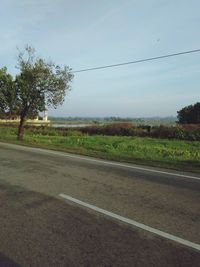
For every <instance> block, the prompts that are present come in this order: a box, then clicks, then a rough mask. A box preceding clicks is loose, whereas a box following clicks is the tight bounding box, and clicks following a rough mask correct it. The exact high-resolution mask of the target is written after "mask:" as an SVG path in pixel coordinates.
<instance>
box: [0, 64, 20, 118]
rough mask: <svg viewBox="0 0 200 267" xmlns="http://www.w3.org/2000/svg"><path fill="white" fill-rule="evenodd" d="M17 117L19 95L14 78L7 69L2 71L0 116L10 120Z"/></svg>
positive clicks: (0, 74) (0, 72)
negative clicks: (14, 116)
mask: <svg viewBox="0 0 200 267" xmlns="http://www.w3.org/2000/svg"><path fill="white" fill-rule="evenodd" d="M13 115H17V93H16V88H15V86H14V82H13V78H12V76H11V75H10V74H8V73H7V69H6V68H2V69H0V116H1V117H3V118H9V119H11V117H12V116H13Z"/></svg>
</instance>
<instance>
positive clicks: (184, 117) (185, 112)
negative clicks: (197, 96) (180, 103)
mask: <svg viewBox="0 0 200 267" xmlns="http://www.w3.org/2000/svg"><path fill="white" fill-rule="evenodd" d="M177 113H178V122H179V123H182V124H189V123H192V124H198V123H200V103H198V102H197V103H196V104H194V105H190V106H187V107H184V108H182V109H181V110H179V111H178V112H177Z"/></svg>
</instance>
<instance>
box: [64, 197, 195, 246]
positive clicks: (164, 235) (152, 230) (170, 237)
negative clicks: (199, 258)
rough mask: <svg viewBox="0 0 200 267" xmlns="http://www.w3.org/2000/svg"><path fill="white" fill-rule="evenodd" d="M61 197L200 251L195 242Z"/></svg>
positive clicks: (69, 198)
mask: <svg viewBox="0 0 200 267" xmlns="http://www.w3.org/2000/svg"><path fill="white" fill-rule="evenodd" d="M59 196H60V197H62V198H64V199H66V200H68V201H71V202H74V203H76V204H78V205H81V206H83V207H86V208H89V209H92V210H94V211H97V212H99V213H101V214H104V215H106V216H109V217H111V218H114V219H117V220H119V221H122V222H124V223H126V224H130V225H132V226H135V227H138V228H140V229H143V230H145V231H148V232H150V233H153V234H155V235H158V236H161V237H163V238H166V239H169V240H172V241H175V242H177V243H179V244H182V245H184V246H187V247H190V248H193V249H196V250H198V251H200V245H199V244H196V243H193V242H191V241H188V240H185V239H182V238H180V237H177V236H174V235H171V234H168V233H166V232H163V231H160V230H158V229H155V228H152V227H150V226H147V225H145V224H143V223H139V222H136V221H134V220H131V219H129V218H125V217H123V216H120V215H118V214H115V213H113V212H110V211H107V210H104V209H101V208H98V207H96V206H94V205H91V204H88V203H86V202H83V201H81V200H78V199H76V198H73V197H71V196H68V195H65V194H63V193H61V194H59Z"/></svg>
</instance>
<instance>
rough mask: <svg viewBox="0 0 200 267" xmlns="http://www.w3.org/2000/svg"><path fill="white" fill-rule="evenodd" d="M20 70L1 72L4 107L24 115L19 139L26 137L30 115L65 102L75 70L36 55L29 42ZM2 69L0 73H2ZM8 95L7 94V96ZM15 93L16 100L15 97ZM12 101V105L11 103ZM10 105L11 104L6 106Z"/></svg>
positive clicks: (21, 116) (19, 59) (21, 118)
mask: <svg viewBox="0 0 200 267" xmlns="http://www.w3.org/2000/svg"><path fill="white" fill-rule="evenodd" d="M18 68H19V70H20V72H19V74H18V75H17V76H16V77H15V80H14V81H13V80H12V77H11V76H10V75H9V74H7V73H6V69H2V70H1V73H2V76H0V82H1V83H2V85H1V83H0V92H2V97H1V95H0V100H1V99H5V104H4V102H3V101H2V108H1V110H2V111H3V112H4V113H5V112H6V111H10V112H13V111H14V110H15V111H16V112H17V114H18V115H19V116H20V123H19V127H18V135H17V136H18V139H19V140H22V139H23V135H24V124H25V120H26V118H27V117H29V118H30V117H34V116H35V115H38V113H39V112H40V111H44V110H45V108H46V107H53V108H56V107H57V106H58V105H61V104H62V103H63V102H64V98H65V95H66V92H67V91H69V90H70V89H71V87H70V82H71V81H72V79H73V74H72V73H71V69H70V68H69V67H66V66H65V67H64V68H61V67H60V66H58V65H55V64H54V63H52V62H46V61H45V60H43V59H42V58H38V57H36V55H35V50H34V48H32V47H31V46H28V45H27V46H26V47H25V49H24V51H20V52H19V55H18ZM1 73H0V74H1ZM6 95H8V97H7V98H6V97H5V96H6ZM11 95H12V96H13V95H14V96H15V97H14V99H15V101H14V102H13V101H11V100H12V99H13V98H12V96H11ZM9 102H11V107H10V106H9ZM6 105H7V106H6Z"/></svg>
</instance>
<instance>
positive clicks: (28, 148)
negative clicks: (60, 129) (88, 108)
mask: <svg viewBox="0 0 200 267" xmlns="http://www.w3.org/2000/svg"><path fill="white" fill-rule="evenodd" d="M0 144H1V145H5V146H7V147H11V148H13V147H15V148H18V149H21V150H27V151H33V152H36V153H37V152H41V153H43V154H50V155H56V156H62V157H67V158H74V159H80V160H85V161H90V162H96V163H100V164H105V165H111V166H118V167H123V168H128V169H135V170H141V171H147V172H152V173H160V174H166V175H171V176H177V177H181V178H187V179H193V180H200V177H198V176H192V175H185V174H180V173H173V172H166V171H160V170H155V169H149V168H145V167H139V166H134V165H128V164H123V163H118V162H112V161H105V160H100V159H94V158H90V157H84V156H77V155H74V154H68V153H67V152H59V151H53V150H47V149H41V148H33V147H26V146H20V145H13V144H7V143H0Z"/></svg>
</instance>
